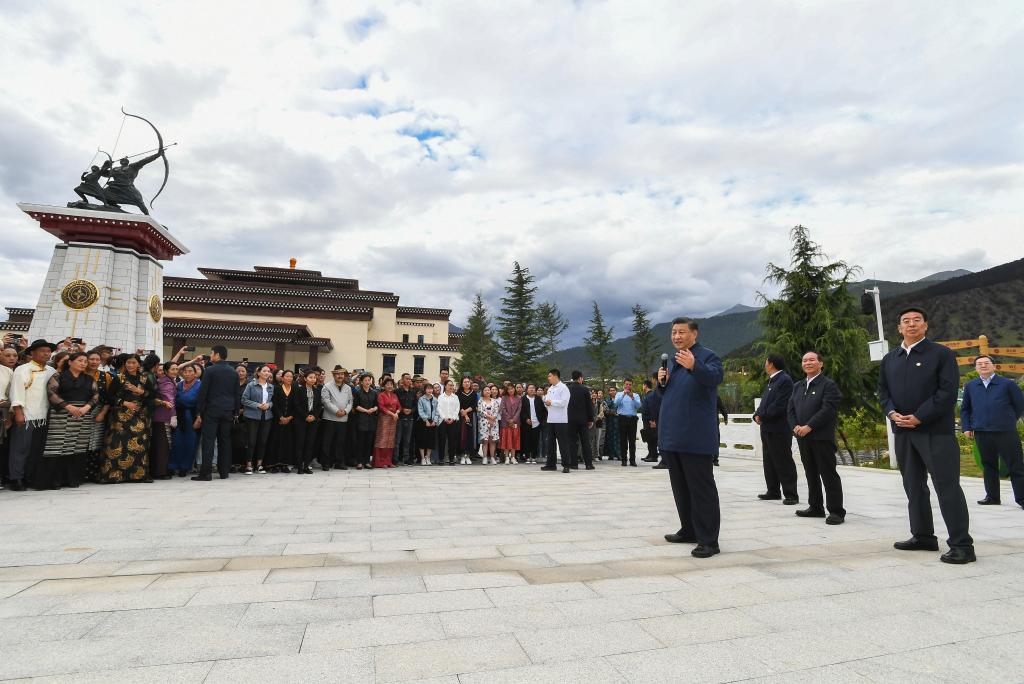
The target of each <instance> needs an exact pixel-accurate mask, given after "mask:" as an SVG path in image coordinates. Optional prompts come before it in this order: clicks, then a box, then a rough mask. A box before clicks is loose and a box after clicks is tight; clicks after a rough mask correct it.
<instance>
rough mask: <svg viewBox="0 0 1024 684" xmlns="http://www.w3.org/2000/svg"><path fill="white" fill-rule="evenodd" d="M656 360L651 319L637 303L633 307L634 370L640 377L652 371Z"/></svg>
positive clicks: (655, 344)
mask: <svg viewBox="0 0 1024 684" xmlns="http://www.w3.org/2000/svg"><path fill="white" fill-rule="evenodd" d="M657 358H658V345H657V342H656V341H655V339H654V333H653V332H651V319H650V316H649V315H648V313H647V309H645V308H644V307H642V306H640V303H639V302H637V303H636V304H634V305H633V360H634V362H635V363H636V369H637V371H638V372H639V374H640V375H642V376H645V377H646V376H647V375H649V374H650V373H651V372H652V371H653V370H654V362H655V361H656V360H657Z"/></svg>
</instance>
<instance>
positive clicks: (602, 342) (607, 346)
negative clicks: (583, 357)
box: [583, 302, 616, 389]
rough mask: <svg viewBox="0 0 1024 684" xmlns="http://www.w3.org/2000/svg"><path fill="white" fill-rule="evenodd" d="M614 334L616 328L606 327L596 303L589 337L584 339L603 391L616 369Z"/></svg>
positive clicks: (588, 333) (589, 327)
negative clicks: (613, 344) (613, 345)
mask: <svg viewBox="0 0 1024 684" xmlns="http://www.w3.org/2000/svg"><path fill="white" fill-rule="evenodd" d="M614 332H615V328H606V327H605V325H604V316H602V315H601V308H600V307H599V306H598V305H597V302H594V313H593V315H592V316H591V317H590V325H589V326H588V327H587V336H586V337H585V338H584V339H583V346H584V347H585V348H586V350H587V356H589V357H590V360H591V362H592V363H593V364H594V371H595V373H596V375H597V379H598V380H599V382H600V387H601V389H604V388H605V385H606V383H607V381H608V379H609V378H610V377H611V374H612V371H613V370H614V368H615V360H616V354H615V350H613V349H612V346H611V345H612V334H613V333H614Z"/></svg>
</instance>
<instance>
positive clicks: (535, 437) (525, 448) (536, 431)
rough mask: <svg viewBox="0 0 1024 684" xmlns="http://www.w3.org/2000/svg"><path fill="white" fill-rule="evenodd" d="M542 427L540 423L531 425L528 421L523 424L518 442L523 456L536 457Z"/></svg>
mask: <svg viewBox="0 0 1024 684" xmlns="http://www.w3.org/2000/svg"><path fill="white" fill-rule="evenodd" d="M542 429H543V426H541V425H538V426H537V427H533V426H532V425H530V424H529V423H525V424H524V425H523V436H522V442H521V443H520V444H519V446H520V447H521V449H522V454H523V456H525V457H527V458H536V457H537V446H538V444H539V442H540V431H541V430H542Z"/></svg>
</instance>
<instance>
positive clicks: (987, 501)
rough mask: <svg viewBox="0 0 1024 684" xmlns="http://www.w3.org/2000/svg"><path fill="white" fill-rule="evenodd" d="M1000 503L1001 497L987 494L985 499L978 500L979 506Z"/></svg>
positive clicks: (997, 504)
mask: <svg viewBox="0 0 1024 684" xmlns="http://www.w3.org/2000/svg"><path fill="white" fill-rule="evenodd" d="M1000 503H1001V502H1000V501H999V499H993V498H992V497H990V496H986V497H985V498H984V499H982V500H981V501H979V502H978V505H979V506H999V505H1000Z"/></svg>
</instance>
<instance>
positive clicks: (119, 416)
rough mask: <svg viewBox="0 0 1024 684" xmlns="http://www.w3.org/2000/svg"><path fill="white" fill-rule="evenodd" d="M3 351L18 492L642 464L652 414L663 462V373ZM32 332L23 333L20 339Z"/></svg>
mask: <svg viewBox="0 0 1024 684" xmlns="http://www.w3.org/2000/svg"><path fill="white" fill-rule="evenodd" d="M4 342H5V344H4V349H3V354H2V355H0V413H2V417H3V421H4V422H3V426H4V427H3V430H2V431H0V475H2V478H3V480H2V483H3V484H4V485H6V486H8V487H10V488H11V489H13V490H15V491H21V490H24V489H26V488H33V489H59V488H61V487H78V486H79V485H80V484H82V483H83V482H94V483H97V484H114V483H122V482H153V481H154V480H164V479H170V478H173V477H175V476H177V477H186V476H190V475H191V476H192V479H193V480H208V479H212V477H213V471H214V469H216V470H217V472H218V473H219V475H220V477H221V478H226V477H229V476H230V474H231V473H240V474H245V475H263V474H268V473H276V474H283V473H297V474H312V473H313V468H314V467H317V468H320V469H321V470H325V471H326V470H331V469H338V470H348V469H350V468H351V469H356V470H363V469H372V468H396V467H402V466H413V465H417V466H442V465H449V466H454V465H472V464H474V463H480V464H483V465H496V464H506V465H516V464H537V463H542V464H543V466H542V468H541V469H542V470H556V469H557V466H558V463H559V460H560V461H561V469H562V470H563V472H570V471H571V470H573V469H579V467H580V465H582V466H583V467H584V468H586V469H593V468H594V461H595V460H597V461H599V460H602V459H608V460H616V461H618V462H619V463H621V465H622V466H634V467H635V466H637V455H636V441H637V432H638V430H637V427H638V420H639V417H640V416H641V415H644V416H647V417H648V418H649V420H646V421H645V422H644V424H643V429H641V430H640V433H641V435H642V436H643V438H644V440H645V441H647V443H648V454H647V456H646V457H645V458H644V459H643V460H646V461H657V434H656V416H657V410H658V407H659V406H658V405H659V399H658V395H657V392H654V391H652V389H653V387H654V382H653V380H648V381H645V383H644V393H643V395H641V394H640V393H638V392H636V391H635V390H634V389H633V387H632V383H631V382H630V381H629V380H627V381H625V383H623V387H622V390H621V391H619V389H618V388H617V387H610V388H609V391H608V395H607V396H605V393H604V391H603V390H591V389H589V388H587V387H586V386H585V385H584V384H583V376H582V373H580V372H579V371H574V372H573V374H572V379H571V382H569V383H568V385H567V384H566V383H563V382H562V380H561V373H560V372H559V371H558V370H557V369H553V370H552V371H551V372H550V373H549V374H548V383H547V384H541V385H537V384H534V383H517V382H512V381H508V380H506V381H503V382H501V383H495V382H486V381H484V380H483V379H482V378H471V377H468V376H467V377H463V378H460V379H459V380H458V381H456V380H455V379H454V378H451V377H450V376H449V372H448V371H447V370H442V371H441V372H440V377H439V378H438V380H437V381H436V382H432V381H431V380H430V379H428V378H425V377H421V376H419V375H417V376H412V375H411V374H409V373H403V374H401V375H400V376H399V377H398V378H395V377H392V376H391V375H390V374H386V373H385V374H383V375H381V376H380V377H379V378H378V377H375V376H374V375H373V374H372V373H369V372H365V371H358V372H355V373H352V374H350V373H349V371H348V370H347V369H345V368H343V367H342V366H340V365H339V366H335V367H334V368H333V369H332V370H331V371H330V372H329V373H328V372H327V371H325V370H324V369H321V368H319V367H307V368H301V369H298V370H296V371H293V370H290V369H285V368H277V367H274V366H273V365H270V364H263V365H252V366H251V365H249V364H237V365H236V364H230V363H229V362H228V361H227V356H228V351H227V349H226V348H224V347H223V346H220V345H217V346H214V347H213V348H212V349H211V351H210V354H209V355H198V356H195V357H194V358H192V359H189V360H185V358H184V357H185V354H186V353H187V350H188V348H183V349H181V350H179V351H178V352H177V353H176V354H175V355H174V357H173V358H171V359H169V360H166V361H163V360H161V359H160V358H159V357H158V356H157V355H156V354H153V353H145V352H144V351H143V350H138V351H137V353H115V350H113V349H111V348H110V347H106V346H102V345H101V346H97V347H94V348H89V347H88V346H87V345H86V344H85V343H84V342H83V341H81V340H74V339H70V338H69V339H65V340H64V341H62V342H59V343H51V342H48V341H46V340H36V341H35V342H32V343H31V344H28V343H27V341H25V340H15V339H12V338H11V337H10V336H8V337H7V338H6V339H5V340H4ZM19 342H20V344H19Z"/></svg>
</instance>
